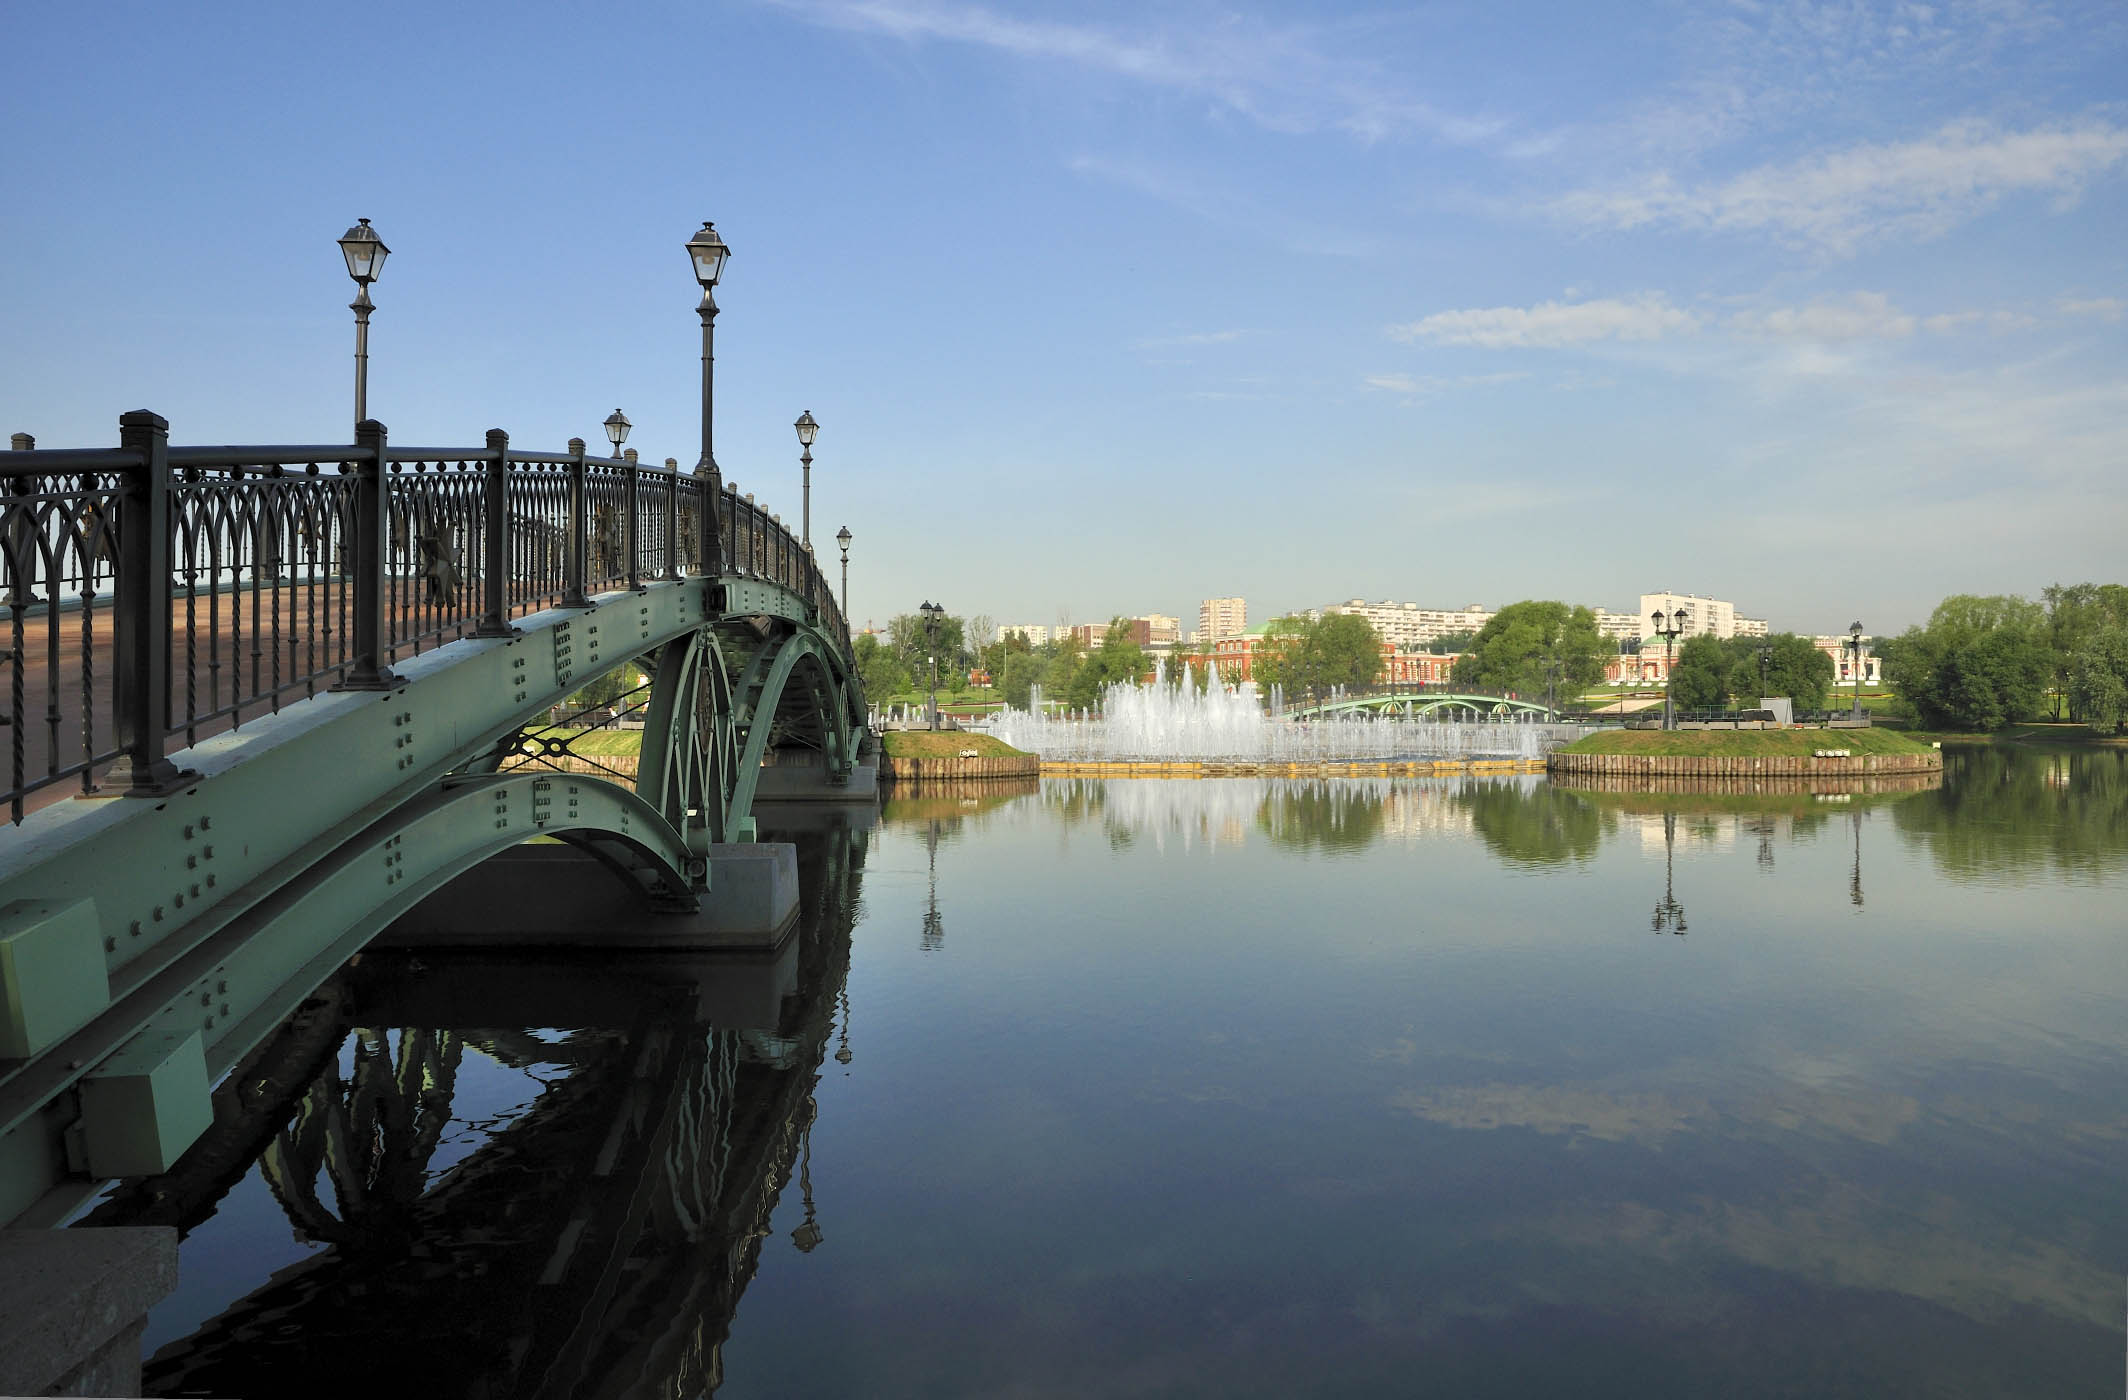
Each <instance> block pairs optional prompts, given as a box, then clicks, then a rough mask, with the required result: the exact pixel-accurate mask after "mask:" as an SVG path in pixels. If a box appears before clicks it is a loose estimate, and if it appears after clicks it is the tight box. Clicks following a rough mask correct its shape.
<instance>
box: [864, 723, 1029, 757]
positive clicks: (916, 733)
mask: <svg viewBox="0 0 2128 1400" xmlns="http://www.w3.org/2000/svg"><path fill="white" fill-rule="evenodd" d="M880 742H881V743H882V744H884V745H885V746H886V750H887V757H888V758H959V757H960V756H961V754H962V753H963V752H964V751H966V750H968V749H974V750H975V754H976V757H978V758H1025V757H1027V755H1026V754H1025V753H1023V752H1022V751H1021V750H1019V749H1016V748H1014V747H1013V746H1012V745H1010V744H1008V743H1006V742H1005V741H1004V740H1003V739H993V738H991V737H990V736H989V735H988V734H964V733H961V732H960V731H958V730H952V729H941V730H939V731H938V732H937V733H935V734H934V733H932V732H931V731H930V730H928V729H889V730H888V731H887V732H886V733H885V734H882V735H881V736H880Z"/></svg>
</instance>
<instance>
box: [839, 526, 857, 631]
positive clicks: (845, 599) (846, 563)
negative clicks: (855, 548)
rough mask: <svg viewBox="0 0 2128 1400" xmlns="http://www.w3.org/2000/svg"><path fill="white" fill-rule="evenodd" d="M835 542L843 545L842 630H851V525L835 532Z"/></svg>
mask: <svg viewBox="0 0 2128 1400" xmlns="http://www.w3.org/2000/svg"><path fill="white" fill-rule="evenodd" d="M835 543H837V544H839V545H841V546H842V630H843V631H845V632H850V631H852V630H853V629H852V628H851V626H850V527H849V526H847V525H845V526H843V527H842V528H841V529H840V530H837V531H836V532H835Z"/></svg>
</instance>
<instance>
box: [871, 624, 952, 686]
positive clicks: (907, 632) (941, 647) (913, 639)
mask: <svg viewBox="0 0 2128 1400" xmlns="http://www.w3.org/2000/svg"><path fill="white" fill-rule="evenodd" d="M965 638H966V626H965V624H964V623H963V622H962V621H961V619H960V618H957V617H954V616H952V615H951V614H948V615H947V616H945V617H942V618H940V619H939V620H938V650H937V651H936V653H934V652H933V651H932V644H931V640H930V637H929V635H928V634H927V632H926V629H925V623H924V615H923V614H922V613H920V612H912V613H899V614H897V615H895V616H894V617H893V618H891V619H889V620H888V622H887V645H888V646H889V647H891V648H892V649H893V651H894V655H895V657H896V658H897V659H898V660H899V661H900V662H901V664H902V666H903V668H904V669H905V670H907V671H908V673H909V674H910V675H911V676H913V677H915V678H917V679H918V680H919V681H920V682H921V683H922V684H924V685H927V686H928V685H929V684H930V683H931V657H932V656H933V655H934V654H935V655H936V656H937V657H938V678H939V684H940V685H941V686H944V685H945V684H946V683H947V682H949V681H951V680H952V679H953V677H954V674H955V673H956V672H959V671H965V670H966V669H967V668H968V661H969V654H968V648H967V644H966V640H965Z"/></svg>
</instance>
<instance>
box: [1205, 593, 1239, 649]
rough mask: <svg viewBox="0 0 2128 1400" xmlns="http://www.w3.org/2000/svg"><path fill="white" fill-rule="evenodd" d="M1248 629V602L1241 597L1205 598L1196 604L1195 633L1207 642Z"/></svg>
mask: <svg viewBox="0 0 2128 1400" xmlns="http://www.w3.org/2000/svg"><path fill="white" fill-rule="evenodd" d="M1248 630H1249V604H1248V602H1247V600H1246V599H1242V598H1207V599H1205V600H1204V601H1203V602H1202V603H1199V604H1198V605H1197V633H1198V635H1199V637H1200V638H1202V639H1203V640H1204V641H1207V642H1216V641H1218V640H1219V639H1220V638H1221V637H1238V636H1240V635H1241V634H1242V633H1244V632H1246V631H1248Z"/></svg>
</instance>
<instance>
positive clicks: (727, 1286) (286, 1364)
mask: <svg viewBox="0 0 2128 1400" xmlns="http://www.w3.org/2000/svg"><path fill="white" fill-rule="evenodd" d="M795 839H796V840H797V842H798V844H799V852H800V862H801V867H802V874H803V880H802V887H803V889H804V890H805V892H806V895H805V898H806V905H805V908H804V911H803V914H802V918H801V926H800V929H799V932H798V934H797V936H796V937H795V938H794V940H793V941H792V943H791V944H789V945H788V946H787V948H786V950H785V952H784V954H783V956H782V958H781V960H780V961H776V962H770V961H763V962H754V963H750V964H741V965H732V964H727V965H725V966H723V967H720V968H717V969H714V970H710V971H708V972H705V971H704V968H703V966H702V965H701V964H700V963H699V962H696V963H694V964H687V963H673V962H670V961H667V962H659V961H657V960H654V959H653V960H636V961H633V962H631V963H629V964H628V965H627V966H626V967H625V968H623V969H620V970H618V971H614V970H602V969H597V968H587V967H585V966H584V965H581V964H578V965H570V964H566V963H559V962H557V963H550V964H538V963H528V962H526V961H525V960H523V959H515V960H513V961H511V962H510V963H508V964H494V963H490V964H486V965H478V966H453V965H452V964H451V963H450V962H449V961H448V960H442V959H437V958H434V957H430V958H428V959H427V962H426V964H410V963H409V962H408V961H407V960H405V959H402V958H385V959H379V958H375V957H372V958H369V959H367V960H365V961H363V962H362V963H360V964H358V965H357V966H356V967H354V968H352V969H350V970H349V972H348V973H346V974H344V975H343V977H342V978H341V979H339V980H338V981H337V982H336V983H335V984H333V985H332V986H331V987H330V988H329V989H328V992H327V994H326V996H325V997H324V998H322V999H321V1000H320V1001H318V1002H316V1003H314V1004H313V1013H314V1015H315V1016H316V1017H318V1018H322V1021H323V1023H324V1025H325V1029H323V1030H321V1029H320V1028H319V1027H317V1026H312V1027H310V1028H308V1030H307V1034H306V1028H305V1027H304V1026H303V1024H302V1023H301V1022H300V1021H299V1022H298V1023H296V1024H295V1025H293V1026H291V1027H290V1029H289V1032H288V1033H287V1034H286V1035H284V1037H283V1039H282V1041H281V1042H277V1043H276V1045H275V1046H273V1047H269V1053H278V1054H281V1055H284V1056H287V1057H291V1058H292V1059H293V1060H295V1061H299V1062H303V1064H304V1068H305V1070H310V1069H315V1073H314V1074H312V1075H311V1076H310V1077H309V1078H308V1079H307V1081H304V1080H303V1079H302V1077H301V1076H300V1075H298V1076H295V1077H294V1078H295V1080H296V1082H294V1083H292V1084H290V1085H289V1088H290V1089H292V1090H293V1093H292V1095H290V1094H283V1095H282V1096H280V1098H279V1099H278V1101H277V1102H274V1103H271V1104H253V1105H251V1106H249V1108H248V1109H247V1108H246V1107H245V1106H243V1105H239V1104H236V1103H233V1102H232V1103H231V1104H228V1105H225V1106H224V1107H225V1109H226V1110H227V1111H225V1113H224V1115H223V1117H224V1119H225V1121H224V1123H223V1125H222V1127H223V1128H224V1129H227V1130H230V1131H231V1133H232V1135H233V1138H234V1139H239V1140H247V1141H248V1142H249V1143H250V1144H251V1145H252V1146H259V1145H261V1144H262V1145H263V1151H262V1152H260V1153H259V1155H258V1170H259V1172H260V1174H261V1176H262V1177H263V1178H264V1181H265V1183H266V1185H267V1186H268V1187H269V1189H270V1190H271V1191H272V1193H273V1196H274V1199H275V1200H276V1201H277V1202H278V1203H279V1204H280V1206H281V1209H282V1210H283V1212H284V1213H285V1214H286V1216H287V1218H288V1220H289V1221H290V1223H291V1224H292V1225H293V1226H294V1228H295V1231H296V1233H297V1236H298V1238H299V1239H304V1240H309V1241H314V1242H317V1243H320V1244H323V1245H325V1246H327V1247H326V1248H324V1249H322V1250H321V1251H319V1252H318V1253H317V1254H315V1255H313V1256H312V1257H310V1258H308V1259H305V1260H303V1261H301V1262H299V1263H296V1264H294V1265H292V1266H290V1267H288V1268H285V1269H283V1270H281V1271H280V1272H278V1273H277V1274H275V1275H274V1276H273V1277H271V1278H270V1279H268V1280H267V1281H266V1282H265V1283H264V1284H263V1285H261V1286H259V1287H257V1288H255V1289H253V1290H252V1291H251V1292H250V1293H248V1294H246V1295H245V1296H243V1297H241V1298H239V1299H237V1300H236V1301H235V1302H234V1303H233V1304H231V1305H230V1306H229V1307H228V1308H227V1309H226V1310H224V1311H223V1312H222V1313H221V1314H220V1315H219V1316H217V1317H215V1318H213V1319H212V1320H211V1321H209V1322H208V1323H207V1324H206V1325H205V1326H203V1327H202V1328H200V1329H199V1331H197V1332H196V1333H194V1334H193V1335H192V1336H189V1337H186V1338H184V1339H182V1340H180V1341H178V1342H175V1343H172V1344H171V1345H169V1346H167V1347H164V1348H163V1349H162V1350H161V1351H160V1352H159V1353H158V1354H157V1355H156V1356H155V1357H154V1358H152V1359H151V1360H150V1361H149V1363H148V1365H147V1367H146V1381H147V1385H148V1388H149V1390H150V1391H151V1392H153V1393H170V1394H176V1393H212V1394H282V1393H288V1394H295V1393H320V1392H321V1391H322V1392H326V1393H338V1392H340V1391H348V1392H355V1391H361V1392H363V1393H365V1394H382V1393H391V1392H393V1391H398V1390H403V1389H406V1388H408V1387H409V1385H412V1386H414V1387H415V1388H418V1389H419V1390H420V1391H421V1392H423V1393H434V1394H442V1395H491V1394H510V1395H528V1396H529V1395H552V1396H579V1395H581V1396H623V1395H637V1394H650V1393H656V1394H660V1395H664V1394H701V1393H704V1392H705V1391H711V1390H714V1389H715V1388H716V1387H717V1386H718V1385H719V1384H720V1383H721V1381H722V1366H721V1347H722V1344H723V1341H724V1338H725V1337H726V1335H727V1334H728V1332H729V1330H730V1327H731V1322H732V1318H733V1316H734V1314H735V1312H736V1309H737V1306H738V1301H739V1297H740V1295H741V1293H742V1292H743V1291H744V1289H745V1288H746V1285H747V1283H748V1282H749V1281H750V1280H751V1278H752V1277H753V1273H754V1270H755V1267H756V1265H757V1263H758V1260H759V1254H760V1247H761V1240H762V1238H763V1237H764V1236H765V1235H766V1234H767V1232H768V1223H769V1219H770V1215H771V1213H772V1212H773V1210H774V1208H775V1205H776V1202H777V1200H778V1198H779V1196H780V1193H781V1191H782V1190H783V1188H784V1187H785V1185H786V1184H788V1182H789V1180H790V1177H791V1175H792V1172H793V1170H794V1169H795V1168H796V1167H797V1165H798V1164H799V1162H800V1160H801V1155H802V1153H803V1150H804V1144H805V1140H806V1137H807V1134H808V1133H809V1130H810V1128H811V1125H812V1121H813V1116H814V1112H815V1108H814V1102H813V1097H812V1092H813V1086H814V1084H815V1083H816V1081H817V1071H818V1068H819V1066H820V1064H821V1062H822V1060H823V1058H824V1057H825V1055H826V1054H827V1052H828V1049H829V1041H830V1039H831V1036H832V1034H833V1031H834V1029H835V1018H836V999H837V997H838V996H840V995H841V994H842V992H843V990H844V981H845V979H846V976H847V972H848V958H849V948H850V943H849V936H850V928H851V925H852V922H853V912H854V909H855V906H856V899H857V890H858V883H859V875H860V872H861V869H862V864H863V837H862V835H861V834H860V833H853V832H850V831H848V830H846V829H832V830H829V831H827V832H825V833H812V834H798V835H796V836H795ZM749 997H751V999H752V1000H754V1001H755V1002H756V1003H758V1004H759V1006H760V1010H759V1011H757V1012H755V1013H754V1014H748V1013H747V1012H746V1011H745V1010H744V1009H743V1008H742V1007H741V1006H739V1005H737V1004H734V1003H735V999H736V1000H737V1001H742V1002H743V1001H745V1000H746V999H748V998H749ZM542 1026H545V1027H562V1028H564V1030H565V1032H566V1033H565V1034H562V1035H560V1036H559V1037H558V1038H557V1037H555V1036H554V1035H553V1033H551V1032H547V1033H539V1032H535V1031H533V1030H530V1029H527V1028H528V1027H542ZM321 1046H323V1047H324V1048H325V1053H324V1054H323V1055H322V1057H321V1056H320V1053H319V1051H320V1047H321ZM335 1049H336V1050H337V1052H338V1053H332V1052H333V1051H334V1050H335ZM841 1053H842V1054H843V1055H845V1056H846V1055H847V1053H848V1052H847V1050H844V1051H842V1052H841ZM306 1055H307V1056H308V1057H309V1058H308V1060H307V1061H306V1060H305V1059H304V1057H305V1056H306ZM471 1055H483V1056H486V1057H487V1058H489V1059H491V1060H493V1061H495V1062H497V1063H499V1064H502V1065H506V1066H512V1067H518V1068H524V1069H528V1070H531V1069H537V1070H539V1071H541V1072H542V1073H543V1074H548V1073H551V1074H553V1076H554V1077H552V1078H551V1079H549V1080H548V1082H547V1084H546V1086H545V1087H544V1088H543V1089H542V1090H541V1092H540V1093H539V1094H538V1096H537V1097H536V1099H535V1100H534V1102H533V1103H532V1104H531V1105H530V1106H529V1107H528V1108H527V1109H526V1110H525V1111H524V1112H523V1113H522V1114H521V1115H519V1116H517V1117H516V1118H514V1119H513V1120H512V1121H509V1122H508V1123H507V1124H505V1125H503V1126H501V1127H499V1128H497V1129H496V1130H495V1131H493V1132H492V1134H491V1135H490V1136H489V1137H488V1138H487V1139H486V1141H484V1142H483V1143H481V1144H480V1145H479V1146H478V1147H477V1148H476V1149H475V1150H473V1151H472V1152H470V1153H469V1154H468V1155H466V1156H465V1157H463V1159H461V1160H457V1161H443V1162H439V1161H438V1156H439V1151H438V1149H439V1144H440V1143H441V1142H442V1141H443V1137H444V1133H445V1130H446V1127H447V1125H449V1124H450V1123H451V1121H452V1118H453V1105H454V1096H455V1092H456V1088H457V1078H458V1075H459V1072H460V1070H461V1067H462V1066H464V1065H465V1064H466V1063H467V1060H468V1057H469V1056H471ZM320 1058H322V1060H323V1063H322V1066H320V1065H319V1064H318V1061H319V1059H320ZM248 1068H249V1070H250V1071H251V1073H249V1074H247V1075H241V1076H235V1077H233V1079H232V1084H231V1086H229V1087H230V1091H231V1092H234V1093H241V1092H242V1089H243V1083H244V1081H246V1080H255V1079H257V1078H266V1079H269V1080H270V1079H272V1078H274V1073H273V1071H274V1068H275V1067H274V1066H272V1065H253V1066H250V1067H248ZM282 1077H283V1078H284V1079H285V1078H288V1076H286V1075H283V1076H282ZM446 1155H447V1154H446ZM240 1174H241V1173H240V1172H238V1173H231V1172H229V1171H226V1170H224V1171H221V1172H215V1171H214V1170H213V1169H212V1168H204V1169H202V1170H201V1171H200V1173H199V1177H198V1179H197V1180H179V1179H176V1178H153V1179H149V1180H148V1181H145V1182H142V1183H139V1184H137V1185H135V1186H133V1187H130V1188H129V1189H127V1190H126V1191H124V1192H122V1193H120V1194H119V1195H118V1196H116V1197H115V1198H114V1199H113V1200H111V1201H110V1202H109V1203H107V1204H106V1205H105V1206H104V1207H102V1208H101V1209H99V1211H98V1212H96V1214H95V1215H94V1216H92V1217H91V1218H90V1220H89V1221H87V1222H84V1223H89V1224H119V1223H145V1222H151V1221H155V1222H167V1223H178V1224H181V1225H190V1224H193V1223H196V1222H197V1221H198V1220H200V1219H203V1218H204V1217H205V1216H206V1215H207V1214H209V1213H210V1212H211V1211H212V1209H213V1206H214V1203H215V1200H216V1199H218V1198H219V1196H220V1195H221V1194H222V1192H224V1191H226V1190H227V1189H228V1187H229V1186H230V1185H232V1184H234V1180H235V1179H236V1176H237V1175H240ZM801 1232H802V1233H803V1238H801V1239H800V1240H799V1244H800V1247H801V1248H810V1247H811V1246H812V1245H813V1244H815V1243H817V1242H818V1240H819V1237H820V1232H819V1228H818V1226H817V1225H816V1224H814V1223H812V1219H811V1212H810V1201H809V1202H808V1223H807V1225H806V1226H803V1227H801Z"/></svg>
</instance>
